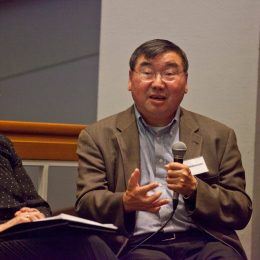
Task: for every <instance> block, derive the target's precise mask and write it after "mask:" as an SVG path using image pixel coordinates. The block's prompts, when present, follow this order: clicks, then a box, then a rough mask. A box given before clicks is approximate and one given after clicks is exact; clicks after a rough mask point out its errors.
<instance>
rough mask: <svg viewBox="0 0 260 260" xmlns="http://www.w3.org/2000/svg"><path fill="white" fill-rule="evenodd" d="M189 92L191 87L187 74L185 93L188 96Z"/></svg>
mask: <svg viewBox="0 0 260 260" xmlns="http://www.w3.org/2000/svg"><path fill="white" fill-rule="evenodd" d="M188 90H189V85H188V73H187V74H186V85H185V90H184V93H185V94H187V93H188Z"/></svg>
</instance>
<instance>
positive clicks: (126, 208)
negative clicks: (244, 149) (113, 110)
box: [76, 39, 252, 260]
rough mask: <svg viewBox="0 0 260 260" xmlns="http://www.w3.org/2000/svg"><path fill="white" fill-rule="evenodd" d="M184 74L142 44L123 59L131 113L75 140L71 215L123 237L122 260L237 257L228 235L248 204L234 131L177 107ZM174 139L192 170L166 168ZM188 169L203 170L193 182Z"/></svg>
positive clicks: (245, 216) (163, 44)
mask: <svg viewBox="0 0 260 260" xmlns="http://www.w3.org/2000/svg"><path fill="white" fill-rule="evenodd" d="M188 67H189V66H188V60H187V57H186V55H185V53H184V52H183V50H181V49H180V48H179V47H178V46H177V45H175V44H174V43H172V42H170V41H167V40H161V39H155V40H151V41H148V42H145V43H144V44H142V45H141V46H139V47H138V48H137V49H136V50H135V51H134V53H133V54H132V56H131V58H130V71H129V83H128V90H129V91H130V92H131V93H132V97H133V100H134V106H132V107H131V108H129V109H127V110H126V111H123V112H121V113H119V114H116V115H113V116H111V117H108V118H106V119H103V120H101V121H99V122H97V123H94V124H92V125H89V126H88V127H87V128H86V129H84V130H83V131H82V132H81V134H80V136H79V143H78V149H77V153H78V156H79V178H78V183H77V202H76V209H77V211H78V213H79V215H80V216H82V217H86V218H91V219H94V220H96V221H100V222H111V223H114V224H115V225H117V226H118V227H119V228H120V230H121V231H122V232H124V233H125V234H128V235H129V237H130V238H129V241H128V243H127V245H126V247H125V248H124V251H123V258H124V259H178V260H179V259H245V258H246V255H245V253H244V250H243V248H242V246H241V244H240V242H239V239H238V237H237V235H236V233H235V230H236V229H243V228H244V227H245V226H246V225H247V223H248V221H249V220H250V217H251V212H252V205H251V200H250V198H249V197H248V195H247V194H246V193H245V173H244V169H243V167H242V163H241V157H240V153H239V150H238V147H237V143H236V137H235V133H234V131H233V130H232V129H230V128H228V127H227V126H225V125H223V124H221V123H218V122H216V121H213V120H211V119H209V118H206V117H204V116H201V115H198V114H196V113H193V112H190V111H187V110H185V109H184V108H182V107H180V104H181V101H182V99H183V97H184V95H185V94H186V93H187V92H188V85H187V80H188ZM179 141H182V142H184V143H185V144H186V146H187V152H186V154H185V157H184V159H185V160H188V159H194V160H193V161H195V163H193V165H192V163H191V161H185V162H187V163H185V162H184V164H181V163H177V162H174V158H173V154H172V146H173V144H175V143H177V142H179ZM198 162H199V163H200V164H202V166H203V167H204V171H203V170H200V172H199V174H197V175H193V174H192V173H191V172H192V169H191V168H192V167H195V166H196V163H198ZM188 165H190V166H188ZM205 169H206V170H205ZM173 192H175V194H176V193H178V194H179V203H178V207H177V209H176V212H175V214H174V215H173V217H172V219H171V220H170V221H169V223H168V224H167V225H166V226H165V227H164V228H163V230H160V232H158V233H157V234H155V235H153V236H152V237H151V238H149V239H146V238H148V236H150V235H151V234H153V233H155V232H156V231H158V230H159V229H160V228H161V227H162V226H163V225H164V224H165V223H166V222H167V220H168V218H169V217H170V216H171V212H172V211H173V205H172V203H171V200H172V195H173ZM140 242H141V244H140Z"/></svg>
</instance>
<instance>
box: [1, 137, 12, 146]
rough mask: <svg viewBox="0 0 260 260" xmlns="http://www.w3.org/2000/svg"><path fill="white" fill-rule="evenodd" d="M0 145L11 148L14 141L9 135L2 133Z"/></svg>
mask: <svg viewBox="0 0 260 260" xmlns="http://www.w3.org/2000/svg"><path fill="white" fill-rule="evenodd" d="M0 145H1V147H4V148H11V147H12V142H11V140H10V139H9V138H8V137H7V136H5V135H2V134H0Z"/></svg>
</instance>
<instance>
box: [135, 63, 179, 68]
mask: <svg viewBox="0 0 260 260" xmlns="http://www.w3.org/2000/svg"><path fill="white" fill-rule="evenodd" d="M139 66H140V67H146V66H153V64H152V63H151V62H148V61H143V62H142V63H140V64H139ZM165 67H166V68H179V67H181V65H179V64H178V63H176V62H166V63H165Z"/></svg>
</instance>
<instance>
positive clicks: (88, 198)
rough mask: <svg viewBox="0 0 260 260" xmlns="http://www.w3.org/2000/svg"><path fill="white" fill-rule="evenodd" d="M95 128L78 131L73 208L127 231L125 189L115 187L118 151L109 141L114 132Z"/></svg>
mask: <svg viewBox="0 0 260 260" xmlns="http://www.w3.org/2000/svg"><path fill="white" fill-rule="evenodd" d="M96 131H97V132H98V130H97V129H96V128H93V127H92V128H91V127H88V128H87V129H84V130H82V131H81V133H80V135H79V140H78V148H77V154H78V157H79V176H78V181H77V201H76V205H75V207H76V211H77V213H78V215H79V216H81V217H84V218H88V219H92V220H95V221H98V222H101V223H113V224H114V225H116V226H117V227H119V230H120V231H121V232H122V233H123V234H127V231H126V230H127V226H128V225H129V223H130V222H128V221H127V218H128V215H127V214H125V212H124V208H123V202H122V196H123V191H124V190H120V189H118V188H116V187H115V186H116V183H117V182H118V180H116V177H115V168H116V166H115V164H116V157H117V154H116V153H117V151H116V149H114V146H113V145H112V144H111V142H113V136H112V134H111V133H110V134H104V131H103V134H102V135H98V134H97V133H96ZM113 149H114V150H113ZM129 229H130V228H129Z"/></svg>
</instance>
